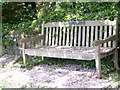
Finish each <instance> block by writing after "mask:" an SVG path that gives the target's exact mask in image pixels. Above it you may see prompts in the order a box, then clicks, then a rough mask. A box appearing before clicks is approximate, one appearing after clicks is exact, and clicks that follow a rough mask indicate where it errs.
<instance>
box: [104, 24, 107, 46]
mask: <svg viewBox="0 0 120 90" xmlns="http://www.w3.org/2000/svg"><path fill="white" fill-rule="evenodd" d="M107 31H108V30H107V26H104V31H103V33H104V37H103V39H105V38H106V37H107ZM104 47H107V43H105V44H104Z"/></svg>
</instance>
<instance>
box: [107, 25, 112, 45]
mask: <svg viewBox="0 0 120 90" xmlns="http://www.w3.org/2000/svg"><path fill="white" fill-rule="evenodd" d="M108 32H109V35H108V36H110V35H112V26H109V31H108ZM111 43H112V42H111V41H109V42H108V47H112V46H111Z"/></svg>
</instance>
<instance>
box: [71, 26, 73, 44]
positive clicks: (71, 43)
mask: <svg viewBox="0 0 120 90" xmlns="http://www.w3.org/2000/svg"><path fill="white" fill-rule="evenodd" d="M70 36H71V39H70V46H72V44H73V26H72V27H71V33H70Z"/></svg>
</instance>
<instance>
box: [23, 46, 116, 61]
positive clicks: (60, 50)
mask: <svg viewBox="0 0 120 90" xmlns="http://www.w3.org/2000/svg"><path fill="white" fill-rule="evenodd" d="M113 50H114V48H109V47H101V48H100V52H101V56H102V57H105V56H106V55H108V54H112V53H111V52H112V51H113ZM94 52H95V47H77V46H42V47H40V48H34V49H33V48H32V49H25V53H26V54H27V55H29V56H45V57H57V58H68V59H80V60H94V59H95V53H94Z"/></svg>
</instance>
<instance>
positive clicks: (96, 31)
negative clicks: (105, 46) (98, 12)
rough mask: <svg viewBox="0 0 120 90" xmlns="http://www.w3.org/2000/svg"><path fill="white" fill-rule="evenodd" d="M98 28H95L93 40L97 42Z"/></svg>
mask: <svg viewBox="0 0 120 90" xmlns="http://www.w3.org/2000/svg"><path fill="white" fill-rule="evenodd" d="M98 32H99V30H98V26H95V40H98Z"/></svg>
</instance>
